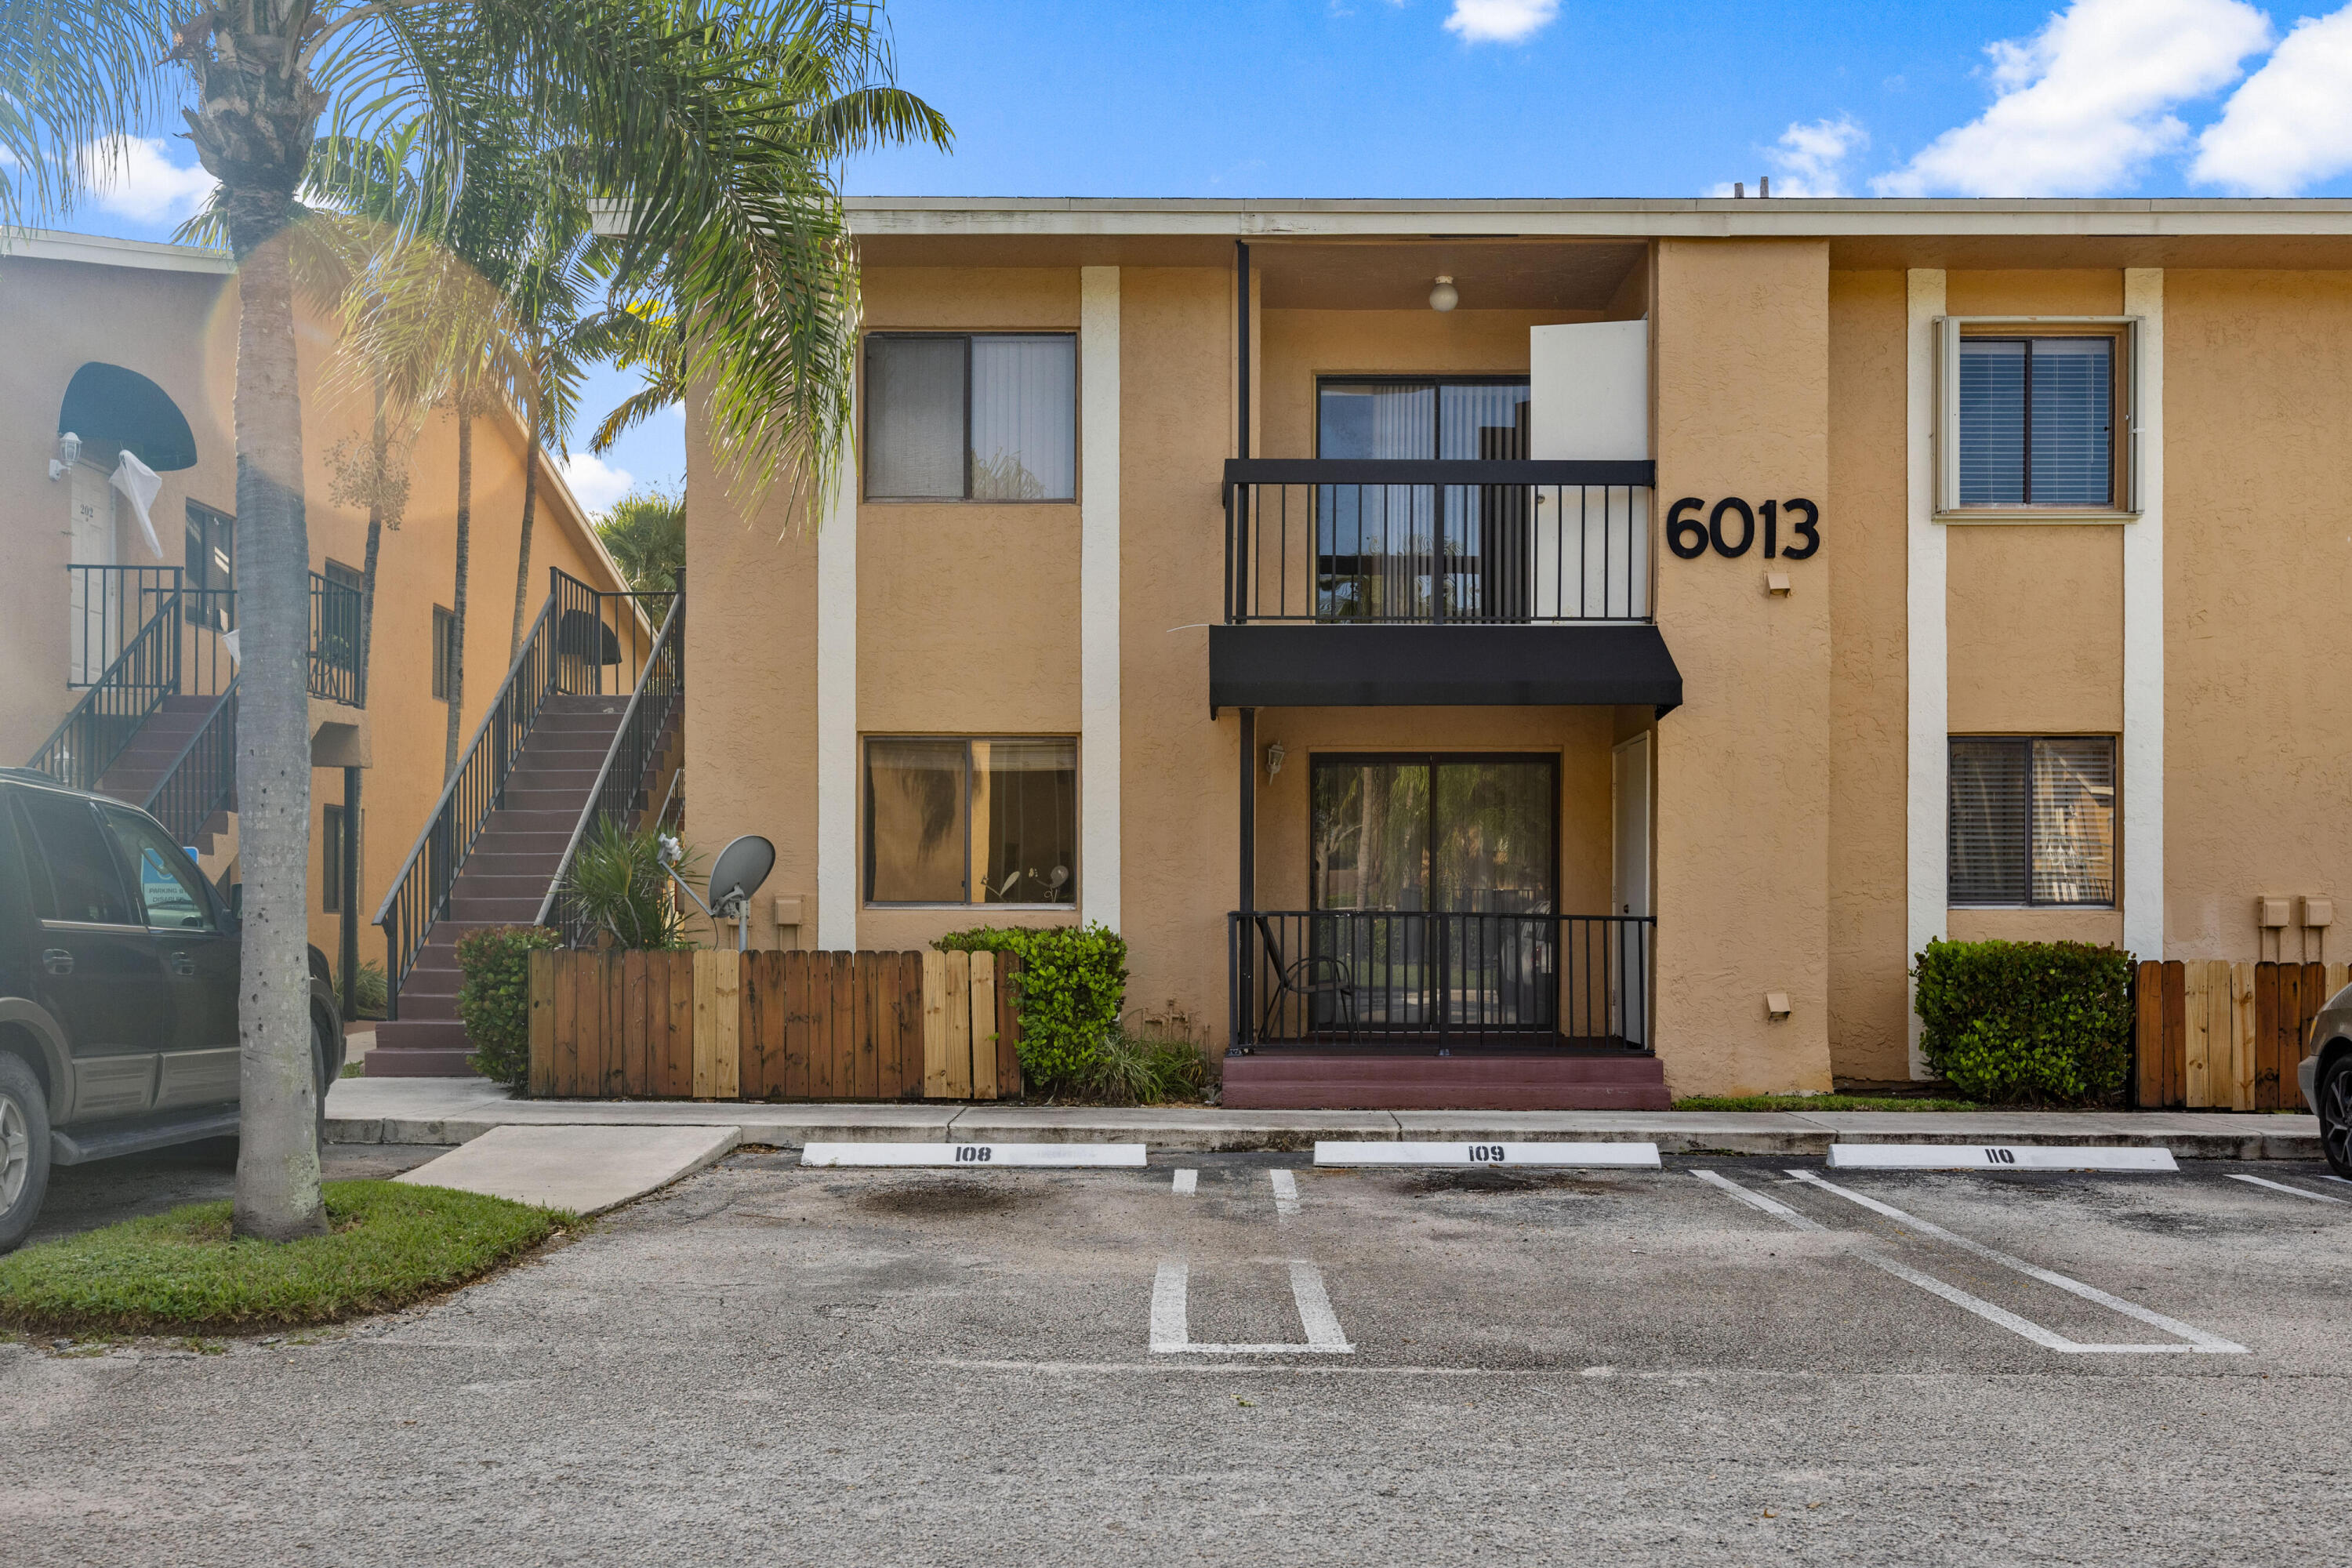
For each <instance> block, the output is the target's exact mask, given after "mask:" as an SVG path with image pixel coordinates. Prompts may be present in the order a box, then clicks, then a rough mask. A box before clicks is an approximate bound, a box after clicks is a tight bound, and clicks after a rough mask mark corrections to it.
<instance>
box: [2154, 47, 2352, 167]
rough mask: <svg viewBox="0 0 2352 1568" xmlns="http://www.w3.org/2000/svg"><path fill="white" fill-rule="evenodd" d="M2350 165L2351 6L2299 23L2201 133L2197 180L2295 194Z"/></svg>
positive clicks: (2198, 143) (2198, 149)
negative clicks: (2219, 115) (2219, 114)
mask: <svg viewBox="0 0 2352 1568" xmlns="http://www.w3.org/2000/svg"><path fill="white" fill-rule="evenodd" d="M2347 168H2352V7H2347V8H2346V9H2344V10H2341V11H2338V12H2336V14H2335V15H2334V16H2319V17H2311V16H2306V17H2305V18H2304V19H2303V20H2302V21H2300V22H2297V23H2296V24H2295V25H2294V31H2293V32H2291V33H2289V34H2288V35H2287V36H2286V41H2285V42H2284V43H2282V44H2281V45H2279V47H2278V49H2277V51H2276V52H2275V53H2273V55H2272V56H2271V58H2270V59H2269V61H2268V62H2267V63H2266V64H2264V65H2263V68H2262V69H2260V70H2258V71H2256V72H2255V73H2254V74H2253V75H2252V76H2251V77H2249V78H2247V79H2246V84H2245V85H2244V86H2243V87H2241V88H2240V89H2238V90H2237V91H2236V92H2235V93H2233V94H2231V98H2230V102H2229V106H2228V107H2227V108H2225V109H2224V110H2222V111H2221V119H2219V120H2217V121H2214V122H2213V123H2212V124H2210V125H2209V126H2207V127H2206V128H2205V133H2204V134H2203V135H2201V136H2200V137H2199V138H2198V139H2197V163H2196V164H2195V166H2194V167H2193V168H2192V169H2191V170H2190V171H2189V172H2190V174H2192V175H2193V176H2194V177H2196V178H2197V179H2200V180H2202V181H2205V182H2207V183H2209V184H2217V185H2228V186H2231V187H2233V188H2234V189H2236V190H2239V191H2242V192H2244V193H2245V194H2247V195H2256V196H2291V195H2294V194H2295V193H2296V192H2297V191H2299V190H2301V189H2303V188H2304V187H2305V185H2308V184H2313V183H2314V182H2315V181H2319V180H2324V179H2326V178H2327V177H2328V176H2329V175H2331V174H2342V173H2343V172H2344V171H2345V170H2346V169H2347Z"/></svg>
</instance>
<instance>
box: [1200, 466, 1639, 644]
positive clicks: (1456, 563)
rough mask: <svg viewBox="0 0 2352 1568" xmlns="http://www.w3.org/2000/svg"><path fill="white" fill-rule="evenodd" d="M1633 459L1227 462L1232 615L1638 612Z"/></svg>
mask: <svg viewBox="0 0 2352 1568" xmlns="http://www.w3.org/2000/svg"><path fill="white" fill-rule="evenodd" d="M1655 474H1656V465H1655V464H1654V463H1650V462H1647V461H1642V462H1517V461H1494V462H1455V461H1436V460H1433V461H1425V462H1423V461H1389V460H1353V459H1332V460H1326V459H1311V458H1310V459H1290V458H1249V459H1239V458H1236V459H1231V460H1228V461H1227V463H1226V464H1225V610H1224V617H1225V619H1226V620H1227V621H1228V622H1229V623H1232V624H1235V625H1240V624H1244V623H1249V622H1269V621H1276V622H1278V621H1294V622H1307V623H1314V622H1324V623H1370V624H1375V625H1381V624H1385V625H1438V624H1466V625H1484V626H1508V625H1520V624H1528V623H1558V622H1584V621H1645V620H1648V619H1649V618H1650V616H1651V611H1652V600H1651V594H1650V487H1651V486H1652V484H1653V483H1654V479H1655Z"/></svg>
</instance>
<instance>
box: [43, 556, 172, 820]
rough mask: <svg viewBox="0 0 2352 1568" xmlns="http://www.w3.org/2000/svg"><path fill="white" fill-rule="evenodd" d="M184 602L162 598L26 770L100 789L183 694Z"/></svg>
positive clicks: (62, 721)
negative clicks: (169, 702)
mask: <svg viewBox="0 0 2352 1568" xmlns="http://www.w3.org/2000/svg"><path fill="white" fill-rule="evenodd" d="M180 602H181V596H180V595H178V594H177V593H169V594H163V595H159V603H158V605H157V607H156V609H155V611H154V613H153V614H152V615H151V616H148V618H147V620H146V623H145V624H144V625H142V626H141V627H140V628H139V630H138V631H137V632H136V633H135V634H133V635H132V636H131V638H130V639H129V640H128V641H127V642H125V643H124V644H123V645H122V651H121V652H120V653H118V654H116V655H115V656H114V658H113V659H112V660H111V661H110V663H109V664H108V665H107V667H106V668H105V669H104V671H102V672H101V673H100V676H99V677H98V679H96V680H94V681H92V682H91V683H90V686H89V689H88V690H87V691H84V692H83V693H82V694H81V700H79V701H78V702H76V703H75V704H74V705H73V707H72V709H71V710H69V711H68V713H67V714H66V716H65V718H64V719H63V720H61V721H59V722H58V727H57V729H56V730H54V731H51V732H50V735H49V738H48V739H47V740H46V741H44V742H41V746H40V749H39V750H38V751H37V752H34V753H33V755H32V759H31V761H30V762H28V763H26V766H28V767H30V768H33V769H35V770H36V771H37V772H40V773H47V774H48V775H49V776H50V777H51V778H53V779H56V780H57V781H58V783H59V784H69V785H71V786H72V787H73V788H75V789H96V788H97V787H98V781H99V780H100V779H101V778H103V777H105V776H106V770H107V769H108V768H110V767H112V766H113V765H114V760H115V758H117V757H119V756H121V754H122V749H123V748H124V747H125V746H128V745H129V744H130V743H131V737H132V736H133V735H136V734H137V733H138V732H139V726H140V725H142V724H143V723H145V722H146V721H147V719H148V716H149V715H151V714H152V713H153V712H154V711H155V710H157V709H158V708H161V707H162V706H163V700H164V699H165V698H167V697H173V696H177V695H178V694H179V690H180V633H181V616H180Z"/></svg>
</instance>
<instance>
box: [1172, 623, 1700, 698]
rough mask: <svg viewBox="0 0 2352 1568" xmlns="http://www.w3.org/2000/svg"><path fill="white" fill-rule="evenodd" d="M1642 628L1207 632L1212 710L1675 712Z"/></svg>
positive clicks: (1668, 665) (1651, 631)
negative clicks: (1623, 707)
mask: <svg viewBox="0 0 2352 1568" xmlns="http://www.w3.org/2000/svg"><path fill="white" fill-rule="evenodd" d="M1682 700H1683V677H1682V671H1681V670H1679V669H1677V668H1675V661H1674V656H1673V655H1671V654H1669V653H1668V652H1667V651H1666V639H1665V638H1664V637H1663V636H1661V635H1660V634H1659V631H1658V628H1657V627H1656V626H1652V625H1649V624H1647V623H1622V622H1621V623H1601V624H1591V625H1566V626H1211V627H1210V628H1209V706H1210V707H1212V708H1424V707H1528V706H1547V707H1565V706H1602V707H1614V706H1617V705H1619V704H1636V705H1640V706H1643V707H1647V708H1651V709H1654V710H1655V711H1656V712H1657V713H1659V714H1660V715H1661V716H1663V715H1664V714H1665V713H1667V712H1669V711H1671V710H1673V709H1675V708H1677V707H1679V706H1681V704H1682Z"/></svg>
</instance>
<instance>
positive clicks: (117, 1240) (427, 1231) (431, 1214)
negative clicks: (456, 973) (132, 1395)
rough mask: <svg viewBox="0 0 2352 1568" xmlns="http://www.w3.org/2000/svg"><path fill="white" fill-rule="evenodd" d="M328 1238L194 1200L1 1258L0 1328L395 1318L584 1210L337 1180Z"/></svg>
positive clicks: (117, 1330)
mask: <svg viewBox="0 0 2352 1568" xmlns="http://www.w3.org/2000/svg"><path fill="white" fill-rule="evenodd" d="M325 1194H326V1200H327V1218H328V1222H329V1224H330V1225H331V1226H333V1229H332V1230H331V1232H330V1233H329V1234H328V1235H325V1236H320V1237H310V1238H308V1239H306V1240H302V1241H294V1242H286V1243H277V1242H268V1241H256V1240H253V1239H251V1238H249V1237H248V1238H242V1239H237V1238H232V1237H230V1235H229V1205H227V1204H226V1203H210V1204H192V1205H188V1206H187V1207H185V1208H178V1209H173V1211H172V1212H171V1213H169V1214H162V1215H151V1216H149V1217H148V1218H145V1219H134V1220H125V1221H123V1222H122V1223H121V1224H120V1225H110V1226H106V1227H105V1228H104V1229H101V1230H93V1231H89V1232H87V1233H86V1234H84V1235H81V1236H74V1237H66V1238H65V1239H64V1240H62V1241H51V1242H44V1243H42V1244H41V1245H40V1246H37V1247H26V1248H25V1249H24V1250H23V1251H21V1252H18V1253H16V1254H14V1255H12V1256H10V1257H6V1258H0V1324H5V1326H6V1327H9V1328H12V1329H20V1330H26V1331H35V1332H44V1333H85V1332H87V1333H110V1334H152V1333H173V1334H205V1333H214V1334H218V1333H236V1334H246V1333H255V1332H258V1331H263V1330H268V1329H283V1328H298V1327H302V1326H306V1325H310V1324H316V1323H331V1322H337V1321H341V1320H342V1319H345V1318H353V1317H360V1316H362V1315H364V1314H367V1313H371V1312H388V1311H391V1310H394V1309H396V1308H400V1307H404V1306H407V1305H408V1304H410V1303H411V1302H414V1301H416V1300H421V1299H423V1298H424V1297H426V1296H430V1295H433V1294H435V1293H436V1292H438V1291H442V1290H447V1289H453V1288H454V1287H456V1286H458V1285H462V1284H464V1283H466V1282H467V1280H469V1279H477V1278H478V1277H479V1276H481V1275H483V1274H486V1273H488V1272H489V1270H491V1269H493V1268H497V1267H498V1266H499V1265H500V1264H502V1263H505V1262H508V1261H509V1260H510V1259H512V1258H516V1257H518V1256H520V1254H522V1253H524V1252H526V1251H528V1250H530V1248H531V1247H536V1246H538V1245H539V1244H540V1243H541V1242H543V1241H545V1240H547V1239H548V1238H549V1237H551V1236H553V1235H555V1234H556V1233H557V1232H558V1231H560V1230H562V1229H564V1228H565V1227H567V1226H573V1225H576V1224H578V1216H576V1215H570V1214H566V1213H563V1212H562V1211H561V1210H556V1209H542V1208H533V1207H531V1206H530V1205H527V1204H518V1203H509V1202H508V1201H507V1200H506V1199H504V1198H492V1197H484V1196H482V1195H480V1194H476V1193H460V1192H453V1191H451V1190H450V1189H448V1188H446V1187H424V1186H409V1185H405V1184H399V1183H394V1182H329V1183H327V1184H326V1187H325Z"/></svg>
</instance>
